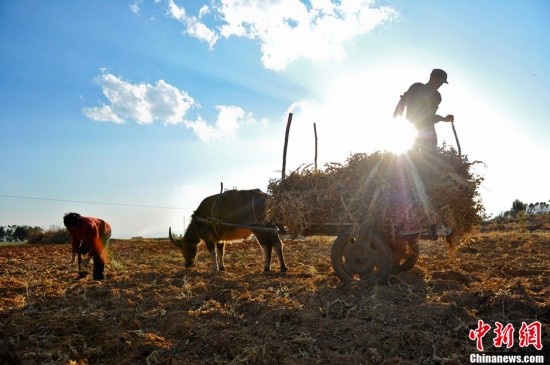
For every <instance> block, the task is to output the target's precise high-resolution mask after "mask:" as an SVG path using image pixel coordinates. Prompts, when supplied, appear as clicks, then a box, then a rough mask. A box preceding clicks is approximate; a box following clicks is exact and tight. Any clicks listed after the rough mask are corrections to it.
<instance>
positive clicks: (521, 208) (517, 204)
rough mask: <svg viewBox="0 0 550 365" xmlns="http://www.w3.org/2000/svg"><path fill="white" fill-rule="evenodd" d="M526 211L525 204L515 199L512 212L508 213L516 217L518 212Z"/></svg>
mask: <svg viewBox="0 0 550 365" xmlns="http://www.w3.org/2000/svg"><path fill="white" fill-rule="evenodd" d="M526 210H527V204H525V203H524V202H522V201H521V200H519V199H516V200H514V202H513V203H512V210H511V211H510V214H511V215H512V216H514V217H515V216H516V215H518V213H519V212H524V211H526Z"/></svg>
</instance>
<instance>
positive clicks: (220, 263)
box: [216, 241, 225, 270]
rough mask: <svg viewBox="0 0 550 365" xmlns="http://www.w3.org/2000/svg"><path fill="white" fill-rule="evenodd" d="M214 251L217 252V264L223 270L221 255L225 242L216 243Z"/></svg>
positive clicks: (223, 252)
mask: <svg viewBox="0 0 550 365" xmlns="http://www.w3.org/2000/svg"><path fill="white" fill-rule="evenodd" d="M216 253H217V254H218V266H219V269H220V270H225V265H224V264H223V255H224V254H225V242H223V241H222V242H217V243H216Z"/></svg>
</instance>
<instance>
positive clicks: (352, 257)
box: [330, 231, 392, 284]
mask: <svg viewBox="0 0 550 365" xmlns="http://www.w3.org/2000/svg"><path fill="white" fill-rule="evenodd" d="M330 261H331V263H332V268H333V269H334V272H335V273H336V275H337V276H338V277H339V278H340V280H342V281H347V282H350V281H354V280H361V281H364V282H366V283H367V284H376V283H378V282H382V283H384V282H387V281H388V278H389V276H390V273H391V270H392V254H391V250H390V247H389V246H388V245H387V244H386V242H385V241H384V240H383V239H382V238H381V237H380V235H379V234H378V233H377V232H375V231H369V232H367V233H366V234H361V235H360V236H359V237H358V238H354V237H351V236H348V235H340V236H338V238H337V239H336V241H334V243H333V244H332V252H331V256H330Z"/></svg>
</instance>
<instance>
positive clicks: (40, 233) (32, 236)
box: [27, 227, 44, 243]
mask: <svg viewBox="0 0 550 365" xmlns="http://www.w3.org/2000/svg"><path fill="white" fill-rule="evenodd" d="M42 239H44V230H43V229H42V228H40V227H36V228H33V229H31V230H30V231H29V233H28V235H27V242H28V243H40V242H41V241H42Z"/></svg>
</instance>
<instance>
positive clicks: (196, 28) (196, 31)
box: [168, 0, 219, 49]
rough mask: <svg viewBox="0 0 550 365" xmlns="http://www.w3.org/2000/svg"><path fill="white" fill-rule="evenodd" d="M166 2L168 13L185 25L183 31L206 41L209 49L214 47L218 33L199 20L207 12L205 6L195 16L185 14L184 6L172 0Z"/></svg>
mask: <svg viewBox="0 0 550 365" xmlns="http://www.w3.org/2000/svg"><path fill="white" fill-rule="evenodd" d="M168 4H169V9H168V11H169V13H170V15H171V16H172V17H174V19H176V20H178V21H180V22H181V23H182V24H184V25H185V27H186V28H185V33H187V34H189V35H190V36H191V37H195V38H197V39H199V40H201V41H203V42H206V43H208V45H209V48H210V49H212V48H213V47H214V44H215V43H216V42H217V41H218V38H219V37H218V35H217V34H216V32H215V31H213V30H211V29H209V28H208V27H207V26H206V25H204V24H203V23H201V22H200V20H199V18H201V17H202V16H203V15H205V14H208V13H209V10H208V7H207V6H203V7H202V8H201V9H200V11H199V18H197V17H196V16H189V15H187V12H186V11H185V8H183V7H180V6H178V5H177V4H176V3H175V2H174V0H169V2H168Z"/></svg>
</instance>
